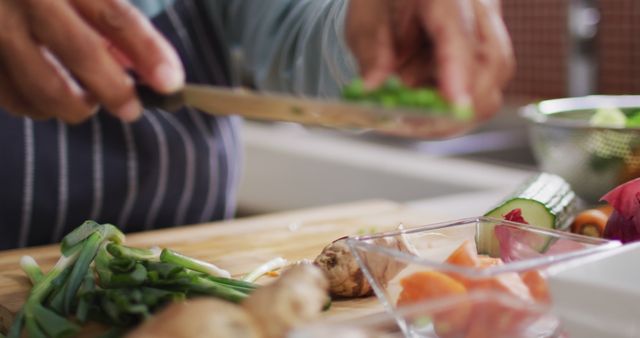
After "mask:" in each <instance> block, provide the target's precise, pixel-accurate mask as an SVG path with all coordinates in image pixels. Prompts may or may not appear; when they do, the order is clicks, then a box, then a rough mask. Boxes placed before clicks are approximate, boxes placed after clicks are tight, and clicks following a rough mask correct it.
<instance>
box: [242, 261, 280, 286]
mask: <svg viewBox="0 0 640 338" xmlns="http://www.w3.org/2000/svg"><path fill="white" fill-rule="evenodd" d="M286 265H287V260H286V259H284V258H282V257H276V258H274V259H272V260H270V261H268V262H266V263H264V264H262V265H260V266H259V267H257V268H256V269H255V270H253V271H251V272H250V273H248V274H247V275H246V276H244V277H243V278H242V280H243V281H245V282H251V283H253V282H255V281H256V280H258V278H260V277H261V276H262V275H264V274H266V273H268V272H269V271H274V270H278V269H282V268H283V267H285V266H286Z"/></svg>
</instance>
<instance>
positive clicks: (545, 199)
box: [485, 173, 577, 230]
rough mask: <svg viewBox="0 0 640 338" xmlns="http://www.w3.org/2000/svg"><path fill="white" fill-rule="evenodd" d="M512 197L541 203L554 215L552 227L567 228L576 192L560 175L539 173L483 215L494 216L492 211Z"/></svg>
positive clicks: (573, 208)
mask: <svg viewBox="0 0 640 338" xmlns="http://www.w3.org/2000/svg"><path fill="white" fill-rule="evenodd" d="M514 199H519V200H531V201H532V202H538V203H539V204H542V205H543V206H544V207H545V209H546V210H547V211H548V212H549V214H550V215H552V216H553V217H554V223H553V227H552V228H553V229H560V230H565V229H567V228H568V227H569V225H570V224H571V221H572V220H573V214H574V212H575V210H576V208H577V198H576V194H575V193H574V192H573V190H571V186H570V185H569V183H567V182H566V181H565V180H564V179H563V178H561V177H560V176H557V175H553V174H549V173H541V174H538V175H536V176H534V177H533V178H531V179H530V180H528V181H527V182H525V183H524V184H523V185H521V186H520V187H519V188H518V189H516V190H515V192H513V193H512V194H511V195H509V196H508V197H507V198H505V200H504V201H502V202H501V203H499V204H498V205H497V206H496V207H495V208H493V209H491V210H490V211H489V212H487V213H486V214H485V216H489V217H492V216H493V217H495V216H494V215H492V214H493V213H495V212H496V211H497V210H498V209H500V208H502V207H504V206H505V204H507V203H509V202H512V201H513V200H514ZM523 211H524V210H523ZM499 216H502V215H499ZM496 218H500V217H496ZM533 225H537V224H533Z"/></svg>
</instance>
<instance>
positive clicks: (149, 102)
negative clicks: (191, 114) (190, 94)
mask: <svg viewBox="0 0 640 338" xmlns="http://www.w3.org/2000/svg"><path fill="white" fill-rule="evenodd" d="M136 93H137V94H138V98H139V99H140V101H141V102H142V105H143V106H144V107H146V108H160V109H163V110H167V111H171V112H173V111H176V110H178V109H180V108H181V107H182V106H184V104H185V102H184V94H183V92H182V91H178V92H176V93H173V94H160V93H158V92H156V91H155V90H153V89H152V88H151V87H149V86H146V85H143V84H137V85H136Z"/></svg>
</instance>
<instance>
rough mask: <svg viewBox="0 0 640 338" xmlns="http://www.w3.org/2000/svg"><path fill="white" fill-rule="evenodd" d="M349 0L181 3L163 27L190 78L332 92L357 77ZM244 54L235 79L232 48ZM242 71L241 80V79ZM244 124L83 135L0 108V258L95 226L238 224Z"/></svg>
mask: <svg viewBox="0 0 640 338" xmlns="http://www.w3.org/2000/svg"><path fill="white" fill-rule="evenodd" d="M344 8H345V1H342V0H336V1H331V0H315V1H314V0H236V1H227V0H211V1H199V0H183V1H180V0H178V1H176V2H175V4H174V5H173V6H171V7H167V8H166V9H165V10H164V11H163V12H162V13H160V14H159V15H158V16H156V17H155V18H154V20H153V21H154V24H155V25H156V26H157V27H158V28H159V29H160V30H161V31H162V32H163V33H164V34H165V36H166V37H167V38H168V39H169V40H170V42H171V43H172V44H173V45H174V46H175V47H176V49H177V50H178V52H179V54H180V57H181V59H182V61H183V64H184V65H185V69H186V72H187V81H188V82H192V83H206V84H214V85H231V84H232V83H235V82H236V81H233V79H239V78H245V79H249V81H248V82H249V83H248V84H249V85H252V86H255V87H258V88H261V89H268V90H280V91H289V92H294V93H297V94H314V95H333V94H335V93H337V90H338V89H337V88H339V85H340V84H341V83H344V82H345V81H347V79H349V78H350V77H351V76H352V75H353V73H354V69H355V68H354V67H353V62H352V60H351V58H350V57H349V56H348V53H347V52H346V48H345V47H344V43H343V42H342V39H341V36H342V24H341V22H342V20H343V16H344ZM232 50H236V51H239V53H235V54H236V55H240V54H243V57H241V58H240V59H242V60H244V62H243V63H242V64H239V65H238V67H237V68H235V69H236V70H237V72H236V73H233V72H232V68H233V67H232V66H231V64H232V63H231V62H230V60H231V57H230V55H231V54H232V53H231V51H232ZM240 73H242V74H240ZM240 123H241V120H240V119H238V118H236V117H211V116H209V115H205V114H202V113H200V112H198V111H196V110H194V109H188V108H185V109H182V110H180V111H179V112H177V113H168V112H165V111H161V110H146V111H145V112H144V114H143V117H142V118H141V119H140V120H139V121H137V122H135V123H132V124H126V123H122V122H120V121H119V120H117V119H115V118H113V117H111V116H110V115H109V114H108V113H106V112H103V111H100V112H99V113H98V114H97V115H96V116H95V117H93V118H92V119H91V120H89V121H87V122H85V123H83V124H81V125H77V126H69V125H65V124H63V123H61V122H58V121H54V120H51V121H42V122H40V121H32V120H31V119H28V118H16V117H12V116H11V115H10V114H8V113H7V112H4V111H2V110H0V161H1V162H0V163H1V165H0V183H1V186H0V189H1V190H0V230H1V234H0V249H8V248H13V247H23V246H31V245H40V244H46V243H51V242H55V241H59V240H60V239H61V238H62V236H64V234H66V233H67V232H68V231H70V230H71V229H73V228H74V227H76V226H78V225H79V224H81V223H82V222H83V221H84V220H86V219H94V220H97V221H98V222H108V223H112V224H116V225H118V226H119V227H120V228H121V229H123V230H124V231H127V232H131V231H141V230H147V229H152V228H161V227H168V226H173V225H181V224H192V223H199V222H205V221H211V220H219V219H224V218H229V217H232V216H233V213H234V209H235V199H236V188H237V183H238V181H239V176H240V172H241V170H240V169H241V168H240V165H241V156H240V155H241V149H240V148H241V145H240V135H239V133H238V129H239V124H240Z"/></svg>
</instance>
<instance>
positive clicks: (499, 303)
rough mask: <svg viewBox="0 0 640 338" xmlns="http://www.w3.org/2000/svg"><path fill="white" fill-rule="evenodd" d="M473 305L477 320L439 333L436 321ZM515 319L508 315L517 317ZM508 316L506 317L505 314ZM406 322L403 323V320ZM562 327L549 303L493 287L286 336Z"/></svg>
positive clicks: (545, 332)
mask: <svg viewBox="0 0 640 338" xmlns="http://www.w3.org/2000/svg"><path fill="white" fill-rule="evenodd" d="M470 309H474V310H475V312H473V314H472V315H473V322H472V323H471V326H473V327H467V332H461V334H458V335H455V336H454V335H449V336H447V335H440V336H439V335H438V332H437V330H438V329H437V328H436V327H437V325H440V326H442V325H443V321H444V322H445V324H451V323H446V320H447V318H454V320H455V318H460V317H459V316H458V317H456V316H455V314H456V313H457V314H460V313H462V314H463V315H464V314H468V315H471V312H468V311H469V310H470ZM516 315H517V320H509V316H511V318H515V316H516ZM505 318H506V319H507V320H504V319H505ZM501 319H502V321H503V323H504V325H507V324H508V325H510V326H509V327H508V328H506V327H504V328H502V330H500V329H495V328H492V329H491V331H489V328H488V327H487V326H486V323H493V322H496V321H500V320H501ZM399 325H401V326H404V327H403V328H402V329H401V326H399ZM560 333H561V327H560V325H559V323H558V320H557V319H556V318H555V317H554V316H553V315H551V314H550V309H549V306H547V305H544V304H529V303H526V302H523V301H522V300H521V299H518V298H517V297H512V296H509V295H506V294H503V293H495V292H471V293H469V294H468V295H465V296H463V297H447V298H443V299H440V300H438V301H424V302H420V303H416V304H413V305H411V306H405V307H401V308H399V309H397V310H395V311H393V312H392V313H379V314H374V315H370V316H366V317H362V318H358V319H355V320H353V319H351V320H348V321H347V320H337V321H336V320H333V321H331V320H328V321H323V322H317V323H313V324H310V325H306V326H303V327H300V328H298V329H296V330H294V331H293V332H291V333H290V334H289V335H288V336H287V337H288V338H325V337H341V338H400V337H411V338H417V337H424V338H443V337H465V338H481V337H492V338H514V337H517V338H539V337H549V336H559V335H560Z"/></svg>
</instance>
